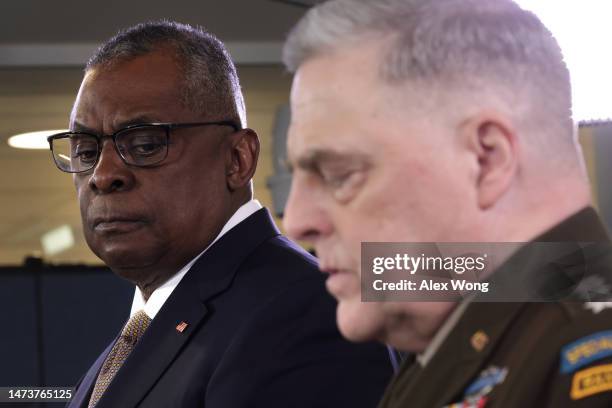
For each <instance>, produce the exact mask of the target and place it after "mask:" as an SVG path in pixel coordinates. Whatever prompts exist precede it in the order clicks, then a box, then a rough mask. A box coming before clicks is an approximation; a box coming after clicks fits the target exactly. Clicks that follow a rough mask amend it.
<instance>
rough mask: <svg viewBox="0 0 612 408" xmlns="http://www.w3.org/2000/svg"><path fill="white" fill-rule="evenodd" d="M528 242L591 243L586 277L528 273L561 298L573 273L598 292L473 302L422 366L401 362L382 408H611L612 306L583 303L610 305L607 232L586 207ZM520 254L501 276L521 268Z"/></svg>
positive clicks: (611, 265) (611, 251) (611, 260)
mask: <svg viewBox="0 0 612 408" xmlns="http://www.w3.org/2000/svg"><path fill="white" fill-rule="evenodd" d="M535 241H538V242H582V243H596V244H595V245H589V246H587V249H583V250H582V251H581V253H582V254H583V255H584V256H583V257H582V261H581V263H582V266H583V268H576V266H577V265H576V264H572V265H571V266H572V267H571V268H565V269H562V270H559V271H557V272H558V273H555V272H554V271H553V270H551V269H546V270H534V271H531V272H533V273H534V275H533V276H534V277H537V278H541V279H542V283H548V285H546V286H547V289H552V292H557V293H559V294H561V295H567V294H568V293H570V292H571V291H572V290H573V289H576V288H577V287H576V286H575V285H574V283H576V281H574V279H573V277H572V276H571V275H572V274H573V273H574V272H575V271H576V270H578V271H581V274H580V275H581V276H579V280H580V281H581V282H579V283H581V284H586V283H587V279H589V280H591V282H595V283H596V285H595V287H593V285H592V284H591V288H590V289H589V290H588V291H589V293H579V292H577V293H578V294H580V296H579V297H574V295H570V296H569V297H568V296H565V297H564V299H563V300H561V301H556V302H535V303H529V302H513V303H509V302H506V303H478V302H472V303H470V304H469V305H468V306H467V309H466V310H465V312H464V313H463V315H462V316H461V318H460V319H459V321H458V322H457V324H456V325H455V327H454V328H453V329H452V331H451V332H450V334H449V335H448V337H447V338H446V340H445V341H444V342H443V343H442V345H441V346H440V348H439V349H438V350H437V351H436V353H435V354H434V356H433V357H432V359H431V360H430V361H429V362H428V363H427V364H426V365H425V367H421V365H420V364H419V363H418V362H407V363H404V365H403V366H402V368H401V370H400V372H399V374H398V375H397V377H396V378H395V379H394V381H393V383H392V384H391V385H390V386H389V388H388V389H387V392H386V393H385V397H384V399H383V401H382V402H381V404H380V407H381V408H432V407H438V408H440V407H444V406H451V407H454V406H456V407H487V408H489V407H497V408H514V407H526V408H531V407H534V408H562V407H593V408H598V407H602V408H603V407H612V364H611V363H612V303H608V304H599V305H594V304H591V303H589V302H585V300H584V299H583V296H582V295H586V296H587V297H591V299H592V300H604V299H607V300H610V299H611V298H612V296H611V294H612V293H611V292H610V291H609V290H610V289H612V279H611V278H610V277H611V276H612V246H611V245H610V242H609V238H608V236H607V233H606V231H605V229H604V228H603V226H602V224H601V222H600V221H599V219H598V217H597V214H596V213H595V211H594V210H593V209H591V208H588V209H584V210H582V211H581V212H579V213H578V214H576V215H574V216H572V217H570V218H569V219H567V220H565V221H564V222H563V223H561V224H559V225H557V226H556V227H555V228H553V229H552V230H550V231H548V232H547V233H545V234H543V235H542V236H540V237H538V238H537V239H536V240H535ZM521 251H522V250H521ZM521 251H519V252H518V253H517V254H516V255H513V257H511V259H509V260H508V262H506V264H505V265H504V266H502V267H501V268H500V269H502V268H506V267H514V266H515V265H518V264H521V263H522V264H523V265H526V263H525V262H521V258H523V257H524V256H525V253H524V252H521ZM570 260H571V259H570ZM563 261H567V258H565V259H563ZM528 269H529V268H528V267H527V268H526V270H516V269H515V270H514V272H515V273H516V276H517V278H518V276H519V275H521V274H522V275H523V276H524V275H528V274H529V270H528ZM496 273H497V272H496ZM559 278H560V279H559ZM534 282H535V281H534ZM579 287H580V286H578V288H579ZM566 289H568V290H566ZM548 292H549V293H552V292H550V291H548ZM541 293H542V292H541ZM593 297H594V298H593ZM483 339H484V340H483ZM570 361H571V362H573V363H570ZM451 404H457V405H451ZM461 404H464V405H461Z"/></svg>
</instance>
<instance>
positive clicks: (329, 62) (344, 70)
mask: <svg viewBox="0 0 612 408" xmlns="http://www.w3.org/2000/svg"><path fill="white" fill-rule="evenodd" d="M379 55H380V52H379V50H378V47H377V43H371V44H366V45H364V46H363V47H359V48H356V47H352V48H347V49H343V50H340V51H336V52H330V53H328V54H323V55H319V56H316V57H314V58H312V59H309V60H306V61H305V62H304V63H303V64H302V65H301V66H300V68H299V69H298V71H297V73H296V75H295V77H294V81H293V86H292V92H291V110H292V112H291V114H292V120H291V126H290V130H289V138H288V151H289V156H290V159H291V158H292V157H293V156H295V155H302V154H304V153H305V152H306V151H307V150H308V151H311V150H313V149H314V150H322V149H324V150H326V149H348V150H353V151H357V150H363V153H367V150H368V149H370V148H371V145H372V144H373V143H379V142H382V141H383V139H387V138H388V137H395V135H401V134H404V133H408V132H409V129H410V128H414V127H417V126H419V123H418V121H419V118H420V117H422V115H421V112H420V111H419V108H418V105H419V99H420V97H421V90H420V89H418V90H417V89H413V88H412V87H411V86H410V84H409V83H402V84H396V85H395V84H391V83H389V82H387V81H385V80H384V79H382V77H381V76H380V75H379V73H380V69H379V67H380V61H379V59H378V58H379Z"/></svg>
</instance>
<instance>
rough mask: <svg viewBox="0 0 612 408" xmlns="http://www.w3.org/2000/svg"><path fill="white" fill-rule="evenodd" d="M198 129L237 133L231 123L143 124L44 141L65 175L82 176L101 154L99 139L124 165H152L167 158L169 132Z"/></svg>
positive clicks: (65, 134)
mask: <svg viewBox="0 0 612 408" xmlns="http://www.w3.org/2000/svg"><path fill="white" fill-rule="evenodd" d="M197 126H229V127H231V128H233V129H234V131H236V132H237V131H238V130H240V129H241V127H240V126H239V125H238V124H237V123H235V122H233V121H220V122H198V123H143V124H137V125H131V126H127V127H125V128H123V129H119V130H118V131H116V132H115V133H113V134H112V135H97V134H94V133H88V132H64V133H58V134H55V135H52V136H49V137H48V138H47V141H48V142H49V147H50V148H51V155H52V156H53V161H54V162H55V165H56V166H57V168H58V169H60V170H61V171H64V172H66V173H83V172H86V171H89V170H91V169H93V168H94V167H95V166H96V164H97V163H98V160H99V159H100V153H101V152H102V140H103V139H104V138H107V137H110V138H112V139H113V143H114V145H115V150H116V151H117V153H119V156H120V157H121V159H122V160H123V162H124V163H125V164H128V165H131V166H138V167H150V166H155V165H158V164H159V163H161V162H162V161H164V159H165V158H166V157H167V156H168V145H169V143H170V131H171V130H173V129H182V128H190V127H197Z"/></svg>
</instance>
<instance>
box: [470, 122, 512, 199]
mask: <svg viewBox="0 0 612 408" xmlns="http://www.w3.org/2000/svg"><path fill="white" fill-rule="evenodd" d="M459 133H460V136H461V139H462V141H463V142H464V143H465V145H466V146H467V148H468V149H469V151H470V152H471V153H472V154H473V157H474V160H475V162H476V163H477V172H476V177H475V180H474V182H475V187H476V190H477V194H476V197H477V200H478V206H479V208H480V209H482V210H486V209H488V208H490V207H492V206H493V205H495V203H496V202H497V201H498V200H499V199H500V198H501V197H502V196H503V195H504V194H505V193H506V192H507V191H508V190H509V189H510V187H511V185H512V182H513V181H514V180H515V177H516V175H517V174H518V162H519V158H518V140H517V135H516V130H515V128H514V126H513V125H512V124H511V122H510V121H508V120H507V119H506V118H505V117H504V116H503V115H500V114H498V113H495V112H481V113H479V114H477V115H475V116H473V117H470V118H469V119H468V120H466V121H464V122H463V123H462V124H461V125H460V128H459Z"/></svg>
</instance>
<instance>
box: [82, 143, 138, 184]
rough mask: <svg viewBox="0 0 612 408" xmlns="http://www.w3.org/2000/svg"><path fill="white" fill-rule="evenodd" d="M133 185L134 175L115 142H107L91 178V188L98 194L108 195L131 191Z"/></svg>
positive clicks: (103, 146)
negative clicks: (120, 154)
mask: <svg viewBox="0 0 612 408" xmlns="http://www.w3.org/2000/svg"><path fill="white" fill-rule="evenodd" d="M133 185H134V175H133V173H132V171H131V169H130V168H129V167H128V165H127V164H125V163H124V162H123V160H122V159H121V157H120V156H119V153H118V152H117V150H116V149H115V146H114V145H113V141H112V140H110V139H107V140H105V141H104V142H103V144H102V151H101V152H100V157H99V159H98V163H97V164H96V167H94V169H93V172H92V173H91V177H90V178H89V187H90V188H91V189H92V190H93V191H94V192H96V193H100V194H108V193H111V192H113V191H124V190H129V189H130V188H132V186H133Z"/></svg>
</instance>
